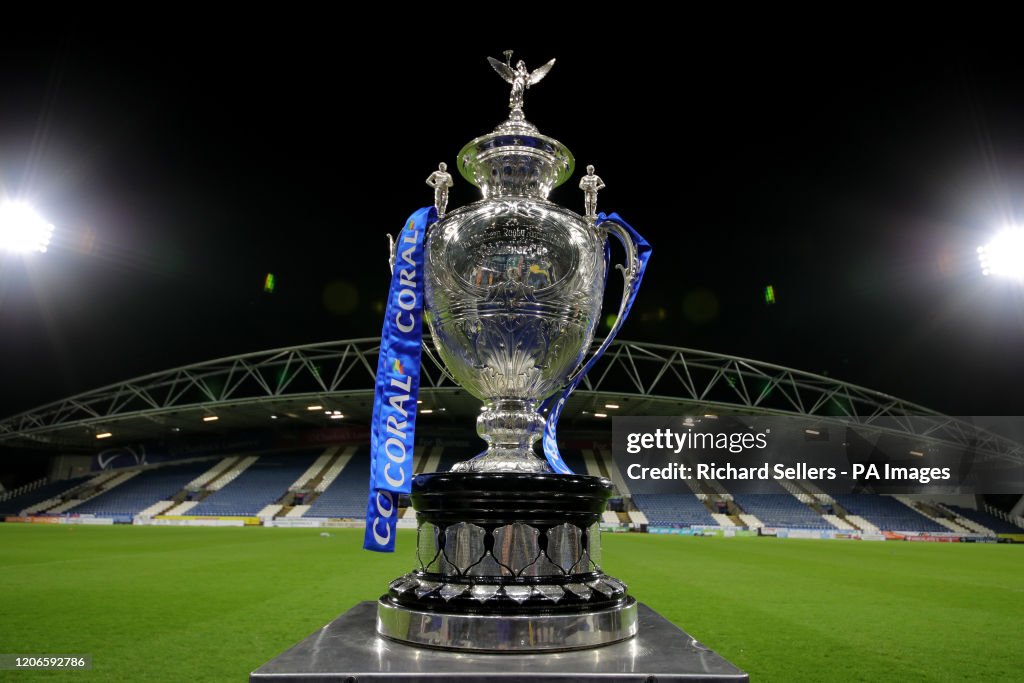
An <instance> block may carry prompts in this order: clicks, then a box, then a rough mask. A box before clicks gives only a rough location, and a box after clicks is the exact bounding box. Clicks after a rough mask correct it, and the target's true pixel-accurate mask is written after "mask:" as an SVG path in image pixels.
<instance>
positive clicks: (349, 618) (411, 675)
mask: <svg viewBox="0 0 1024 683" xmlns="http://www.w3.org/2000/svg"><path fill="white" fill-rule="evenodd" d="M638 611H639V614H638V617H639V627H640V628H639V631H638V632H637V635H636V637H634V638H631V639H630V640H626V641H623V642H620V643H615V644H612V645H605V646H603V647H598V648H592V649H587V650H574V651H569V652H559V653H550V654H547V653H546V654H477V653H466V652H451V651H447V650H438V649H432V648H424V647H416V646H413V645H407V644H405V643H400V642H397V641H394V640H389V639H387V638H383V637H381V636H379V635H377V629H376V626H377V625H376V619H377V604H376V603H374V602H361V603H359V604H358V605H356V606H355V607H353V608H352V609H350V610H349V611H348V612H345V613H344V614H342V615H341V616H340V617H338V618H337V619H335V620H334V621H332V622H331V623H329V624H327V625H326V626H324V627H323V628H322V629H320V630H319V631H317V632H316V633H314V634H312V635H310V636H309V637H307V638H306V639H305V640H303V641H302V642H300V643H299V644H297V645H295V646H293V647H292V648H290V649H289V650H287V651H286V652H284V653H283V654H281V655H279V656H277V657H275V658H274V659H272V660H271V661H269V662H267V663H266V664H264V665H263V666H261V667H260V668H258V669H256V670H255V671H253V672H252V673H251V674H250V675H249V681H250V682H257V681H258V682H260V683H264V682H275V683H277V682H280V683H285V682H287V683H314V682H315V683H328V682H332V683H333V682H335V681H337V682H344V683H360V682H361V681H373V683H391V682H394V683H434V682H435V681H436V682H439V681H450V680H458V681H459V682H460V683H478V682H479V683H484V682H485V681H494V680H499V681H517V680H527V679H528V680H530V681H531V683H533V682H536V683H544V682H546V681H549V682H551V683H565V682H566V681H583V682H587V681H592V682H594V683H597V682H599V681H600V682H601V683H608V682H609V681H637V682H638V683H639V682H641V681H643V682H647V681H650V680H657V681H658V683H670V682H671V681H687V682H693V681H749V680H750V678H749V676H747V674H746V673H744V672H743V671H741V670H740V669H737V668H736V667H735V666H733V665H732V664H730V663H729V662H727V661H726V660H725V659H723V658H722V657H720V656H719V655H718V654H716V653H715V652H713V651H711V650H709V649H708V648H706V647H704V646H703V645H702V644H700V643H699V642H697V641H696V640H694V639H693V638H692V637H690V636H689V635H688V634H686V633H685V632H683V631H681V630H680V629H679V628H677V627H676V626H674V625H673V624H672V623H670V622H669V621H668V620H666V619H665V618H664V617H662V616H661V615H659V614H658V613H657V612H655V611H654V610H652V609H651V608H650V607H648V606H647V605H644V604H643V603H640V604H639V605H638Z"/></svg>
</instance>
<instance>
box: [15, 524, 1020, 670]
mask: <svg viewBox="0 0 1024 683" xmlns="http://www.w3.org/2000/svg"><path fill="white" fill-rule="evenodd" d="M321 531H322V530H321V529H263V528H241V529H240V528H179V527H85V526H42V525H27V524H26V525H15V524H0V653H23V654H46V653H53V654H90V655H92V657H93V668H92V670H91V671H87V672H85V671H79V672H24V671H19V672H12V671H2V672H0V680H11V681H32V680H47V681H58V680H59V681H64V680H67V681H80V682H84V681H132V682H135V681H244V680H246V679H247V674H248V672H249V671H251V670H252V669H255V668H256V667H258V666H259V665H261V664H263V663H264V662H266V661H267V660H269V659H271V658H273V657H274V656H276V655H277V654H279V653H280V652H282V651H283V650H285V649H286V648H288V647H289V646H291V645H293V644H294V643H296V642H297V641H299V640H300V639H302V638H304V637H305V636H307V635H309V634H310V633H311V632H313V631H314V630H316V629H317V628H319V627H320V626H322V625H323V624H325V623H327V622H328V621H330V620H331V619H333V618H334V617H336V616H337V615H338V614H340V613H341V612H343V611H345V610H346V609H348V608H349V607H351V606H352V605H353V604H355V603H356V602H359V601H361V600H371V599H375V598H376V597H377V596H378V595H379V594H381V593H382V592H383V591H384V589H385V587H386V585H387V583H388V581H389V580H390V579H391V578H393V577H395V576H398V575H399V574H401V573H404V572H405V571H406V570H408V569H410V568H411V567H412V564H413V561H412V558H413V552H412V549H413V542H414V535H413V534H412V533H411V532H402V534H401V536H400V538H399V551H398V552H397V553H395V554H393V555H381V554H376V553H370V552H365V551H363V550H362V549H361V548H360V544H361V540H362V534H361V532H359V531H355V530H340V529H331V530H328V531H329V533H330V534H331V536H330V537H329V538H328V537H321V536H320V532H321ZM604 541H605V543H604V547H605V549H604V563H603V564H604V568H605V570H606V571H608V572H609V573H610V574H612V575H614V576H617V577H619V578H621V579H623V580H624V581H626V582H627V583H628V584H629V585H630V590H631V592H632V593H633V594H634V595H635V596H636V597H637V599H639V600H642V601H644V602H647V603H648V604H649V605H650V606H651V607H653V608H654V609H656V610H658V611H659V612H661V613H662V614H663V615H664V616H665V617H667V618H668V619H670V620H671V621H673V622H674V623H675V624H677V625H678V626H680V627H682V628H683V629H685V630H687V631H688V632H689V633H691V634H692V635H693V636H695V637H697V638H699V639H700V640H701V641H703V642H704V643H705V644H706V645H708V646H709V647H712V648H713V649H715V650H717V651H718V652H719V653H721V654H722V655H723V656H725V657H726V658H727V659H729V660H730V661H732V662H733V663H735V664H736V665H738V666H740V667H741V668H743V669H745V670H746V671H748V672H749V673H750V674H751V677H752V679H753V680H758V681H796V680H808V681H826V680H828V681H845V680H860V681H884V680H898V681H900V682H901V683H903V682H906V681H949V680H990V681H996V680H998V681H1004V680H1024V669H1022V666H1024V644H1022V643H1024V640H1022V635H1021V634H1022V633H1024V632H1022V630H1021V629H1022V627H1021V623H1022V622H1021V619H1022V617H1024V548H1021V547H1020V546H1013V547H1011V546H1006V545H999V546H996V545H959V544H933V543H900V542H887V543H868V542H853V541H804V540H776V539H769V538H688V537H665V536H647V535H640V534H628V535H627V534H622V535H614V534H605V536H604Z"/></svg>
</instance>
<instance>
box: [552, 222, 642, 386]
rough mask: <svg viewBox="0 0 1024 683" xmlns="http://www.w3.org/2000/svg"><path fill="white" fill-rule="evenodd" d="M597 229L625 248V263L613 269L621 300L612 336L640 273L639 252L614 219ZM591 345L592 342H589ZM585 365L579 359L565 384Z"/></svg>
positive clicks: (627, 304) (577, 375)
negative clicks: (619, 283)
mask: <svg viewBox="0 0 1024 683" xmlns="http://www.w3.org/2000/svg"><path fill="white" fill-rule="evenodd" d="M597 229H598V230H600V231H603V232H604V233H605V234H606V235H607V233H609V232H611V233H614V234H615V236H616V237H618V238H619V241H620V242H622V246H623V248H624V249H625V250H626V261H625V263H619V264H616V266H615V269H616V270H618V271H619V272H621V273H622V301H621V302H620V303H619V312H618V315H617V316H616V318H615V324H614V325H613V326H612V329H611V331H610V332H609V333H608V336H610V337H614V336H615V335H616V334H617V333H618V331H619V327H620V326H621V325H622V321H623V316H624V315H625V313H626V309H627V308H628V307H629V301H630V294H631V293H632V291H633V289H634V288H635V287H636V282H637V277H638V275H639V273H640V252H639V249H638V248H637V243H636V240H634V239H633V236H632V235H631V234H630V233H629V231H627V230H626V229H625V228H623V227H622V226H621V225H619V224H618V223H616V222H615V221H602V222H601V223H600V224H599V225H598V226H597ZM591 346H593V342H591ZM586 367H587V363H586V361H585V360H584V361H581V362H580V364H579V365H578V366H577V367H576V369H575V370H574V371H573V373H572V376H571V377H570V378H569V379H568V381H567V382H566V384H572V383H573V382H575V381H576V380H577V379H578V378H579V375H580V373H581V372H583V370H584V368H586Z"/></svg>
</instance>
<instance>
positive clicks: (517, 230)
mask: <svg viewBox="0 0 1024 683" xmlns="http://www.w3.org/2000/svg"><path fill="white" fill-rule="evenodd" d="M489 61H490V63H491V66H492V67H493V68H494V69H495V70H496V71H497V72H498V73H499V74H500V75H501V76H502V78H504V79H505V80H506V81H507V82H508V83H510V84H511V86H512V91H511V95H510V97H509V108H510V110H511V112H510V115H509V118H508V119H507V120H506V121H505V122H503V123H502V124H501V125H499V126H498V127H497V128H496V129H495V130H494V131H493V132H491V133H488V134H487V135H483V136H481V137H478V138H476V139H475V140H472V141H471V142H470V143H468V144H467V145H466V146H465V147H463V149H462V150H461V151H460V152H459V155H458V159H457V163H458V169H459V172H460V173H461V175H462V176H463V177H464V178H465V179H466V180H468V181H469V182H470V183H472V184H473V185H476V186H477V187H479V188H480V190H481V192H482V193H483V198H482V199H481V200H479V201H477V202H474V203H472V204H469V205H466V206H462V207H459V208H455V209H453V210H451V211H450V212H446V210H447V204H448V190H449V188H450V187H451V186H452V180H451V176H450V175H449V174H448V173H447V167H446V166H445V165H444V164H440V165H439V167H438V170H437V171H435V172H433V173H432V174H431V175H430V176H429V177H428V178H427V181H426V182H427V185H429V186H430V187H432V188H434V191H435V194H434V208H435V209H436V211H437V215H438V219H439V220H438V221H437V222H436V223H434V224H433V225H432V226H431V227H430V228H429V229H428V231H427V233H426V236H425V238H424V240H425V241H424V245H423V264H424V289H423V294H424V296H423V301H424V309H423V310H424V319H425V320H426V322H427V324H428V326H429V328H430V332H431V336H432V337H433V346H434V349H435V350H436V352H437V354H438V355H439V356H440V357H441V359H442V361H443V363H444V365H445V366H446V367H447V370H448V372H449V373H450V374H451V376H452V378H453V379H454V380H455V381H456V382H457V383H458V384H460V385H461V386H462V387H463V388H464V389H466V391H468V392H469V393H470V394H472V395H473V396H475V397H476V398H479V399H480V400H481V401H483V407H482V410H481V412H480V415H479V417H478V419H477V432H478V433H479V434H480V436H481V437H482V438H483V440H484V441H485V442H486V444H487V449H486V450H485V451H484V452H483V453H481V454H480V455H478V456H477V457H475V458H473V459H471V460H468V461H466V462H461V463H458V464H456V465H455V466H454V467H453V468H452V471H451V472H447V473H440V472H438V473H433V474H421V475H418V476H416V477H415V478H414V479H413V480H412V483H411V499H412V504H413V507H414V508H415V510H416V513H417V529H418V532H417V548H416V557H417V566H416V568H415V569H414V570H413V571H411V572H409V573H407V574H405V575H403V576H401V577H399V578H397V579H395V580H394V581H392V582H391V584H390V585H389V589H388V593H387V594H386V595H384V596H383V597H382V598H381V599H380V601H379V602H378V611H377V630H378V632H379V633H380V634H381V635H384V636H386V637H388V638H391V639H394V640H399V641H403V642H406V643H412V644H415V645H429V646H433V647H440V648H446V649H456V650H477V651H500V652H541V651H560V650H573V649H581V648H589V647H596V646H600V645H606V644H609V643H614V642H618V641H622V640H625V639H628V638H630V637H632V636H633V635H635V634H636V632H637V617H636V614H637V603H636V601H635V600H634V599H633V598H632V597H631V596H629V595H628V593H627V588H626V586H625V584H623V583H622V582H621V581H619V580H617V579H615V578H612V577H610V576H607V575H606V574H604V573H603V572H602V571H601V566H600V563H601V532H600V526H599V522H600V518H601V513H602V512H603V511H604V509H605V505H606V502H607V500H608V498H609V496H610V495H611V493H612V485H611V482H609V481H608V480H607V479H604V478H602V477H594V476H585V475H576V474H572V473H571V470H570V469H569V468H568V467H567V466H566V465H565V463H564V462H563V461H562V460H561V456H560V455H559V454H558V449H557V441H556V435H555V428H556V426H557V417H558V415H559V413H560V411H561V406H562V405H563V404H564V401H565V399H566V398H567V397H568V395H569V393H571V391H572V389H573V388H574V387H575V382H576V381H577V380H578V379H579V378H580V377H582V375H583V374H584V373H585V372H586V369H587V367H588V365H587V363H585V361H587V354H588V351H589V350H590V347H591V345H592V343H593V341H594V332H595V328H596V325H597V322H598V320H599V319H600V317H601V316H600V314H601V304H602V299H603V296H604V288H605V279H606V275H607V273H608V256H607V254H608V245H607V241H608V236H609V235H610V234H614V235H615V236H616V237H617V238H618V239H619V240H621V241H622V243H623V244H624V246H625V249H626V264H625V266H619V268H620V270H621V271H622V273H623V276H624V278H625V283H624V284H625V286H624V289H623V296H622V301H621V303H620V306H619V317H618V320H619V322H618V323H617V324H616V326H615V327H613V329H612V331H611V334H610V335H609V336H612V335H613V334H614V332H616V331H617V329H618V325H619V324H621V320H624V319H625V317H626V314H627V313H628V310H629V306H630V304H631V302H632V298H633V297H634V296H635V294H636V288H637V286H638V285H639V282H640V278H641V276H642V271H643V265H644V264H645V263H646V258H647V254H648V253H649V248H648V247H647V244H646V242H644V241H643V238H641V237H639V235H637V234H636V233H635V231H633V230H632V228H629V226H628V225H627V224H625V223H624V222H623V221H621V219H619V218H618V217H617V216H614V215H613V216H610V217H608V219H604V217H603V215H599V214H598V213H597V195H598V192H599V191H600V190H601V189H602V188H604V186H605V185H604V182H603V181H602V180H601V178H600V177H598V176H597V175H596V174H595V173H594V167H593V166H588V167H587V173H586V175H585V176H583V177H582V179H581V181H580V189H581V190H582V191H583V195H584V196H583V200H584V201H583V205H584V207H585V215H580V214H578V213H576V212H574V211H571V210H569V209H566V208H564V207H561V206H559V205H557V204H554V203H553V202H551V201H549V200H548V195H549V193H550V192H551V190H552V189H553V188H554V187H556V186H558V185H560V184H561V183H563V182H565V181H566V180H568V179H569V177H570V176H571V175H572V173H573V169H574V160H573V156H572V154H570V153H569V150H568V149H566V147H565V146H564V145H562V143H560V142H558V141H557V140H554V139H552V138H550V137H547V136H545V135H543V134H541V133H540V132H539V131H538V130H537V127H536V126H534V125H533V124H531V123H529V122H528V121H527V120H526V118H525V115H524V113H523V98H524V95H525V92H526V90H527V89H528V88H530V87H531V86H533V85H536V84H537V83H538V82H539V81H540V80H541V79H542V78H543V77H544V76H545V75H546V74H547V73H548V72H549V71H550V70H551V68H552V66H553V65H554V60H551V61H549V62H547V63H546V64H545V65H544V66H542V67H540V68H537V69H534V70H533V71H530V70H528V69H527V67H526V64H525V63H524V62H523V61H522V60H520V61H519V62H518V63H517V64H516V65H515V66H514V67H513V65H512V53H511V52H506V53H505V61H504V62H502V61H499V60H497V59H493V58H491V59H489ZM391 261H392V264H394V261H395V250H394V243H392V251H391ZM393 267H399V268H400V267H402V266H401V265H399V266H394V265H393ZM604 348H605V347H604V346H602V347H601V348H600V349H599V350H598V352H596V353H600V352H601V351H603V349H604ZM595 355H596V354H595ZM591 360H593V356H592V357H591ZM563 389H564V393H563V394H562V396H561V399H560V400H559V401H557V402H554V403H550V404H549V405H547V406H546V407H542V406H544V405H545V404H543V403H542V402H544V401H545V400H548V401H550V400H551V399H552V397H553V396H554V395H555V394H556V392H559V391H560V390H563ZM545 410H547V411H548V415H547V419H545V417H544V416H543V415H542V413H543V412H544V411H545ZM541 438H544V441H545V444H544V445H545V448H544V452H545V457H546V459H543V458H540V457H538V455H537V454H536V453H535V452H534V445H535V443H536V442H537V441H538V439H541ZM371 500H375V498H371ZM371 507H372V506H371ZM384 512H388V510H386V509H385V510H384ZM371 528H372V527H371Z"/></svg>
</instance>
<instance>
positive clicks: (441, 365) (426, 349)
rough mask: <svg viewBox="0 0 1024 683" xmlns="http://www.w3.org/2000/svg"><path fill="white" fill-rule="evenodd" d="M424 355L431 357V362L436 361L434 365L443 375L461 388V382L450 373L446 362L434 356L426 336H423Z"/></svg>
mask: <svg viewBox="0 0 1024 683" xmlns="http://www.w3.org/2000/svg"><path fill="white" fill-rule="evenodd" d="M423 353H425V354H427V355H428V356H429V357H430V360H432V361H434V365H436V366H437V367H438V368H440V369H441V374H442V375H444V376H445V377H447V378H448V379H450V380H451V381H452V384H455V385H456V386H459V380H457V379H455V378H454V377H453V376H452V373H450V372H448V366H447V365H445V364H444V361H442V360H441V359H440V358H438V357H437V356H435V355H434V350H433V349H432V348H430V341H429V340H428V339H427V337H426V335H424V336H423Z"/></svg>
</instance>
